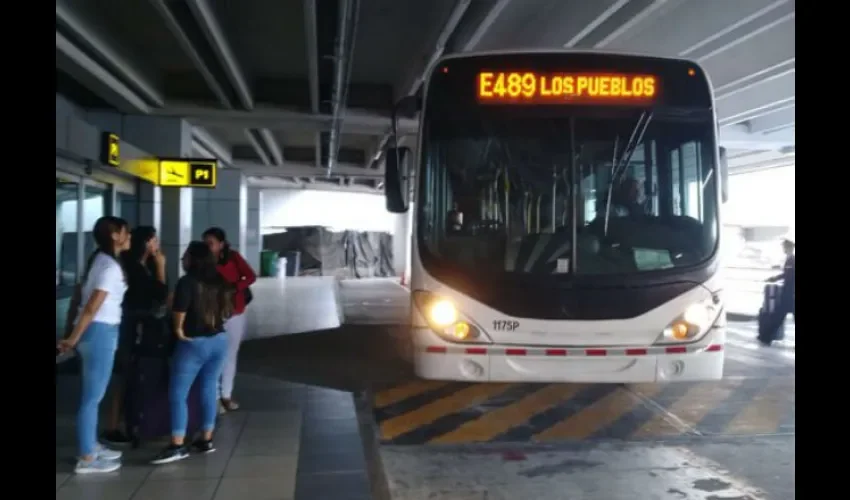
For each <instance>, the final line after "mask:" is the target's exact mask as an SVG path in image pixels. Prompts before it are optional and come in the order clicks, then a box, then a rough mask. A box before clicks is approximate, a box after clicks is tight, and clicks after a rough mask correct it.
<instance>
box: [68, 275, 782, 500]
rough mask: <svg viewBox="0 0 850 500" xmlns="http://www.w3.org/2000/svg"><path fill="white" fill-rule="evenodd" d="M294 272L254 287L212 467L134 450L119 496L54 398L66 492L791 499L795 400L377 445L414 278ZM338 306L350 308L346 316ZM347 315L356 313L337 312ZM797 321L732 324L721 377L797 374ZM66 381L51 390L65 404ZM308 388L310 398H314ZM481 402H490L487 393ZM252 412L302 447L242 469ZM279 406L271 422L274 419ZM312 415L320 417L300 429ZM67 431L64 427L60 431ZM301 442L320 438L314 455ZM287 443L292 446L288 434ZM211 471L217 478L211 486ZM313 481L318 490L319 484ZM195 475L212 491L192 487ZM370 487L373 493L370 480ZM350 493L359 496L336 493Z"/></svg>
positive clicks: (402, 370) (705, 402)
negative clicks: (605, 432)
mask: <svg viewBox="0 0 850 500" xmlns="http://www.w3.org/2000/svg"><path fill="white" fill-rule="evenodd" d="M301 280H302V278H299V279H291V278H290V279H287V280H286V282H285V283H280V282H272V281H270V280H263V281H262V282H261V283H258V285H255V287H254V291H255V297H256V298H255V302H254V304H252V306H251V308H252V309H253V311H252V313H251V314H252V316H250V317H249V325H252V326H251V327H250V330H249V334H250V335H251V336H252V339H251V340H249V341H247V342H246V343H244V344H243V347H242V351H241V354H240V379H239V380H240V381H239V382H238V383H237V394H238V395H239V397H240V398H242V399H243V400H245V401H246V403H247V405H246V407H245V412H244V413H242V414H241V415H240V414H233V415H227V416H225V417H224V418H223V424H222V433H223V437H222V446H225V447H226V448H224V449H223V450H222V451H224V453H221V454H218V453H217V454H216V455H217V456H215V457H208V458H211V459H213V460H219V461H220V462H217V463H216V464H215V467H217V469H216V470H215V473H214V475H213V477H210V478H208V479H210V481H207V482H206V483H205V484H206V486H203V487H198V488H193V485H195V486H198V485H200V484H201V483H200V482H190V483H186V482H183V483H181V482H180V481H182V479H179V478H180V477H181V475H182V476H183V477H186V475H187V474H191V472H190V471H191V470H198V469H206V468H207V467H212V466H206V465H203V464H201V463H200V461H199V460H197V459H191V460H187V461H185V462H181V463H178V464H174V465H173V469H174V470H175V474H176V475H175V476H174V477H173V478H172V479H173V481H171V482H169V481H165V482H161V483H157V485H154V486H146V485H147V484H149V483H150V484H152V483H153V482H155V481H160V480H161V479H162V476H159V475H160V474H164V473H162V472H157V473H156V475H157V476H159V477H160V479H156V477H155V476H154V473H153V472H152V469H151V468H149V467H148V466H146V465H143V464H141V462H138V463H137V464H136V465H131V467H135V468H137V469H136V470H137V471H138V472H133V473H132V474H130V475H133V474H136V475H137V476H134V477H135V479H132V480H130V479H129V476H130V475H126V474H125V476H126V477H127V478H128V481H127V482H134V481H138V482H137V484H136V485H135V488H136V489H135V490H132V491H131V496H126V491H127V490H126V489H125V490H120V491H119V490H118V489H116V488H119V487H118V486H109V487H107V486H103V485H100V482H99V481H89V482H88V483H85V484H88V486H81V484H83V483H82V478H74V477H68V476H67V472H68V470H67V469H68V467H69V465H68V464H69V461H68V457H69V453H72V451H69V449H68V448H67V446H68V445H69V442H68V439H69V438H70V439H71V441H73V439H72V438H73V436H72V434H70V432H71V429H70V428H69V427H68V426H69V425H70V422H69V417H70V415H69V414H68V413H67V412H65V413H64V416H63V414H61V413H60V412H57V498H60V497H61V498H67V499H69V500H74V499H86V500H90V499H91V500H94V499H105V500H122V499H127V498H132V500H139V499H140V498H147V497H146V496H145V495H148V494H150V495H153V497H155V498H157V500H167V499H168V498H172V497H174V498H180V499H181V500H188V499H192V498H213V496H210V495H218V496H217V497H215V498H219V499H221V498H230V497H233V498H236V497H237V496H238V498H239V499H240V500H253V499H263V500H265V499H269V500H271V499H274V500H286V499H298V500H301V499H308V500H312V499H324V498H327V499H329V500H343V499H345V498H359V499H362V498H369V495H371V498H376V499H379V500H385V499H388V498H396V499H416V500H419V499H425V498H429V499H436V500H449V499H451V500H461V499H463V500H467V499H499V498H505V499H512V500H513V499H517V498H527V499H528V500H531V499H534V500H547V499H570V500H575V499H585V498H586V499H593V500H619V499H621V498H622V499H628V500H633V499H635V498H639V499H653V498H658V499H703V500H722V499H739V500H744V499H762V498H766V499H776V500H790V499H793V498H794V490H795V482H794V478H795V474H794V466H795V460H794V451H795V449H794V446H795V445H794V426H793V423H794V421H793V411H792V417H791V420H790V424H789V421H788V420H786V421H785V422H784V424H785V427H784V428H783V429H784V430H785V432H784V433H773V434H772V435H766V436H765V435H738V436H724V435H709V434H705V435H696V434H694V433H684V435H676V436H660V435H650V436H646V437H644V438H642V439H617V440H614V439H604V438H599V437H598V436H597V437H592V438H587V439H579V440H562V441H547V442H545V443H540V442H533V441H531V440H526V441H524V442H523V441H519V442H517V441H513V442H502V443H478V444H460V445H434V444H418V445H409V446H390V445H381V446H379V445H377V442H378V440H379V438H380V428H379V427H378V426H377V425H375V424H374V422H373V419H372V407H371V398H370V394H373V393H374V392H375V391H376V390H379V389H381V388H386V387H392V386H394V385H398V384H403V383H407V382H408V381H410V380H412V379H413V375H412V370H411V366H410V363H409V359H410V346H409V342H407V339H406V337H405V333H404V329H403V328H400V327H397V326H393V324H397V323H398V321H399V318H400V317H401V318H402V319H403V318H404V315H405V311H406V299H405V295H406V291H405V290H404V289H401V288H400V287H399V285H398V284H397V283H395V282H394V281H392V280H370V281H365V280H364V281H361V282H354V281H351V282H342V283H340V284H339V286H338V287H336V286H331V284H329V283H323V282H322V281H321V279H318V280H316V281H301ZM296 290H297V292H296ZM340 311H342V312H343V313H344V315H345V321H342V322H341V321H340ZM252 318H253V319H252ZM275 322H277V323H275ZM340 323H348V324H343V326H341V327H340V326H339V324H340ZM276 324H277V325H279V326H275V325H276ZM789 331H790V332H791V334H790V335H789V339H790V340H791V341H792V342H791V343H790V344H787V345H784V346H782V347H778V348H771V349H764V348H758V347H757V346H756V345H755V341H754V335H753V325H752V324H750V323H736V324H733V325H732V327H731V328H730V332H731V333H730V343H729V345H728V348H727V360H728V363H727V368H726V375H727V377H729V379H730V380H744V381H749V382H752V383H756V382H759V381H760V380H768V379H770V380H781V381H789V380H790V381H792V382H793V379H794V362H795V360H794V356H793V351H794V344H793V340H794V335H793V327H792V328H790V329H789ZM299 332H301V333H299ZM788 384H790V385H788V386H787V387H789V388H788V389H787V391H790V392H789V393H786V396H787V397H786V398H785V399H784V400H783V401H784V403H785V404H786V405H787V404H788V403H789V401H790V405H791V408H792V410H793V399H794V386H793V384H792V383H791V382H788ZM240 391H243V392H241V393H240ZM299 391H304V392H302V393H301V394H302V395H301V396H298V395H297V394H299ZM699 391H702V392H705V393H707V394H712V395H714V396H716V393H717V391H714V390H711V388H708V389H706V388H705V387H703V388H699ZM308 393H311V394H314V395H313V396H308V395H307V394H308ZM59 395H60V391H57V408H58V407H59V398H60V396H59ZM291 397H295V398H296V399H297V398H299V397H301V398H302V399H301V401H302V404H301V405H300V406H298V407H297V409H296V408H294V407H293V405H292V403H285V402H282V401H285V400H288V399H291ZM789 398H790V399H789ZM692 399H693V398H692ZM311 400H312V401H315V402H316V404H313V405H312V406H310V404H309V402H308V401H311ZM673 402H675V401H673ZM511 403H512V402H511V401H507V402H506V401H502V402H501V403H500V404H502V405H504V404H511ZM691 403H692V404H691V405H690V406H687V407H686V410H687V411H692V410H693V408H699V409H700V411H702V412H714V413H718V412H719V413H723V412H724V411H725V410H726V409H727V408H729V407H730V404H731V403H730V402H729V401H725V400H722V399H718V398H717V397H713V398H708V399H699V398H697V399H693V401H691ZM71 404H72V406H73V403H71ZM287 405H289V406H287ZM649 406H650V407H651V405H649ZM680 406H681V405H680ZM343 407H344V409H343ZM355 407H356V415H357V417H355V416H354V414H355ZM308 408H309V409H308ZM482 408H483V410H482V411H485V412H486V411H487V406H486V405H485V406H484V407H482ZM494 408H496V406H494ZM652 408H653V410H654V411H655V412H656V413H655V414H654V415H655V416H656V417H658V418H659V419H660V420H664V421H676V420H677V419H678V420H680V421H687V419H688V418H689V417H688V414H687V413H685V414H681V411H679V410H677V409H676V407H675V406H671V407H667V408H668V409H664V408H661V409H659V408H655V407H652ZM669 408H672V409H669ZM293 409H296V410H297V411H300V414H301V420H300V427H299V428H297V429H296V427H295V426H293V425H291V424H288V423H287V419H286V418H283V417H282V416H281V415H282V414H279V415H278V414H277V413H275V412H282V411H290V410H293ZM677 411H679V413H677ZM308 412H312V413H308ZM255 415H261V416H260V417H257V418H259V419H260V420H263V419H265V425H266V427H265V429H266V432H270V431H274V434H275V436H276V437H271V434H270V435H269V436H270V437H267V438H265V439H267V440H268V442H269V443H275V442H277V443H283V442H286V441H287V440H289V442H291V443H294V442H295V441H296V437H295V436H300V438H298V439H297V441H298V443H299V447H298V452H297V454H298V455H297V460H295V461H294V462H293V461H292V460H290V462H289V464H290V465H289V466H287V468H284V467H282V466H281V465H280V464H281V463H282V462H281V460H282V458H280V456H283V455H281V454H283V453H284V450H283V448H281V447H277V446H267V448H268V450H267V451H266V452H265V453H266V454H267V456H266V457H263V458H255V459H254V460H255V461H256V463H255V465H254V466H252V467H251V468H250V469H251V471H252V472H251V474H253V475H251V477H241V478H237V476H238V475H240V474H242V475H244V474H243V473H240V472H238V471H239V470H240V469H239V467H242V466H241V465H238V462H239V460H243V461H244V459H239V460H236V462H233V463H236V464H237V465H236V466H234V467H233V469H231V468H230V464H231V461H233V460H234V459H236V458H237V457H241V456H242V455H243V454H245V453H247V452H244V451H239V452H237V451H236V450H237V449H238V450H245V449H249V448H251V446H253V445H252V444H250V443H248V444H246V442H245V441H243V440H241V438H239V436H243V438H244V436H245V435H247V436H250V435H251V434H252V433H253V434H257V433H260V432H262V430H261V429H262V426H260V427H256V428H255V427H251V425H252V424H251V421H252V419H253V418H254V417H255ZM262 415H267V416H266V417H263V416H262ZM273 415H277V417H275V416H273ZM603 416H604V414H603ZM231 417H232V418H231ZM331 417H336V418H335V419H333V418H331ZM328 418H331V420H328ZM228 419H230V420H231V422H230V423H228V422H227V420H228ZM240 419H241V420H240ZM270 419H271V421H272V422H273V423H271V425H270V426H269V423H270V422H269V420H270ZM308 421H311V422H320V424H319V425H318V426H314V428H313V429H311V430H310V431H309V432H306V425H307V424H306V422H308ZM293 422H294V421H293ZM255 423H256V422H255ZM789 425H790V427H789ZM695 428H696V427H695ZM62 429H64V430H62ZM227 429H230V430H227ZM60 430H61V433H63V435H65V438H64V439H65V441H64V444H61V445H60V439H59V436H60ZM355 431H359V432H358V433H357V435H358V436H359V439H360V441H359V442H358V441H357V440H356V439H355V438H354V437H353V436H354V435H353V434H352V432H355ZM227 432H231V435H232V436H233V438H232V439H231V440H230V441H228V440H227V439H226V437H227ZM339 432H343V433H345V436H347V437H345V438H344V440H345V443H346V444H345V445H344V446H343V445H339V444H333V439H335V438H334V436H336V439H340V437H339V436H342V434H339ZM245 433H247V434H245ZM307 434H309V435H310V436H311V439H312V438H319V437H320V436H324V437H323V438H322V439H331V441H329V444H327V445H322V444H321V443H320V442H318V441H317V442H316V443H315V444H313V443H312V442H311V443H310V444H308V445H306V446H305V441H304V439H305V437H304V436H305V435H307ZM258 435H259V434H258ZM248 441H250V440H248ZM281 446H282V445H281ZM63 447H64V448H63ZM255 449H256V448H255ZM273 450H277V451H276V452H274V453H278V452H279V456H278V458H275V457H274V456H272V455H274V453H273ZM305 450H310V451H311V453H308V454H305ZM149 452H150V450H147V451H146V452H145V453H149ZM255 452H256V451H255ZM330 452H333V453H330ZM289 453H290V455H291V454H292V453H293V452H292V450H291V449H290V450H289ZM246 456H247V455H246ZM256 456H257V457H260V456H261V455H256ZM358 456H359V457H360V461H359V462H358V461H357V457H358ZM60 457H63V458H60ZM144 457H147V455H145V454H144V453H143V454H142V456H138V457H137V456H135V455H134V456H133V458H132V460H136V461H140V460H141V459H142V458H144ZM222 457H223V458H222ZM132 460H131V461H132ZM293 463H294V464H296V465H294V466H293V465H292V464H293ZM264 464H265V465H264ZM269 464H272V465H269ZM274 464H277V465H274ZM293 467H294V469H293ZM323 467H324V469H323ZM125 468H126V466H125ZM127 470H128V471H129V470H130V469H129V468H127ZM158 470H160V469H158ZM234 470H235V471H236V472H233V471H234ZM293 470H294V476H293ZM263 471H266V472H263ZM729 471H733V472H729ZM261 472H262V473H261ZM145 474H147V475H148V476H145ZM263 474H266V475H263ZM121 477H124V476H121ZM287 477H288V478H292V477H294V478H295V479H294V481H292V484H288V483H286V482H285V481H284V480H283V479H284V478H287ZM144 478H147V479H144ZM236 479H239V480H241V481H242V482H241V483H239V484H240V486H239V487H238V488H236V491H235V492H234V493H233V495H236V496H228V495H231V493H228V491H229V490H228V488H230V486H228V485H229V484H230V483H233V482H234V481H236ZM95 482H97V483H98V485H94V484H95ZM113 482H115V483H116V484H117V482H120V480H118V481H116V480H113ZM201 482H203V481H201ZM213 482H215V484H216V485H217V486H216V488H215V489H210V488H212V486H210V485H211V484H213ZM165 483H168V484H165ZM104 484H105V483H104ZM60 486H61V488H60ZM319 487H324V488H325V489H324V490H322V491H320V490H318V489H316V488H319ZM110 488H111V489H110ZM127 488H129V486H127ZM143 488H146V489H143ZM149 490H150V493H148V491H149ZM198 490H203V492H207V493H210V495H208V496H203V495H201V496H197V495H198V494H199V493H198ZM367 491H371V493H364V492H367ZM342 492H346V493H347V494H350V495H353V496H351V497H348V496H340V495H343V493H342ZM290 494H291V496H288V495H290ZM169 495H171V496H169ZM358 495H359V496H358ZM364 495H365V496H364Z"/></svg>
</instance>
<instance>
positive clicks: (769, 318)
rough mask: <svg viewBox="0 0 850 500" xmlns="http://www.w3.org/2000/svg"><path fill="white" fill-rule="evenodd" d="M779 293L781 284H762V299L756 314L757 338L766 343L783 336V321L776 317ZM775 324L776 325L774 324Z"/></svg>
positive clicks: (780, 293) (780, 292) (780, 338)
mask: <svg viewBox="0 0 850 500" xmlns="http://www.w3.org/2000/svg"><path fill="white" fill-rule="evenodd" d="M781 295H782V284H780V283H767V284H765V285H764V299H763V302H762V305H761V309H759V316H758V332H759V335H758V338H759V340H761V341H762V342H764V343H767V344H770V343H771V342H773V341H774V340H782V339H784V338H785V322H784V321H779V318H778V317H777V311H778V309H779V307H780V300H781ZM777 324H778V326H776V325H777Z"/></svg>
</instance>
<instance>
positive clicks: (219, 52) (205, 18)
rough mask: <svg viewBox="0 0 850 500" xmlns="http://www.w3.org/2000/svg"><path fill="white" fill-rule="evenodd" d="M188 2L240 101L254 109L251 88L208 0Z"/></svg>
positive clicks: (245, 106) (247, 107) (248, 107)
mask: <svg viewBox="0 0 850 500" xmlns="http://www.w3.org/2000/svg"><path fill="white" fill-rule="evenodd" d="M187 4H188V6H189V10H190V11H191V12H192V15H193V16H194V17H195V20H196V21H197V22H198V25H199V27H200V28H201V31H202V32H203V33H204V36H205V37H206V39H207V41H208V42H209V44H210V46H211V47H212V49H213V52H214V53H215V55H216V58H217V59H218V61H219V63H220V64H221V66H222V68H223V69H224V72H225V74H226V75H227V79H228V80H230V83H231V85H232V86H233V90H235V91H236V95H237V96H238V97H239V101H240V103H241V104H242V106H243V107H244V108H245V109H248V110H251V109H254V98H253V96H252V95H251V90H250V89H249V87H248V83H247V81H246V80H245V76H244V75H243V74H242V69H241V68H240V67H239V63H238V62H237V60H236V56H234V55H233V51H232V50H231V49H230V45H229V44H228V43H227V38H226V37H225V36H224V32H223V31H222V29H221V26H219V24H218V19H216V16H215V13H214V12H213V10H212V7H210V5H209V2H208V0H190V1H189V2H187Z"/></svg>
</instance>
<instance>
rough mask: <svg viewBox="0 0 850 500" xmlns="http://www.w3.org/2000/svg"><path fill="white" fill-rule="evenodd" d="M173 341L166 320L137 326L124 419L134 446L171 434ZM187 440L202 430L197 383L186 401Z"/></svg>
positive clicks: (145, 320) (125, 397) (126, 392)
mask: <svg viewBox="0 0 850 500" xmlns="http://www.w3.org/2000/svg"><path fill="white" fill-rule="evenodd" d="M173 345H174V341H173V340H172V336H171V330H170V328H168V318H167V317H159V318H157V317H148V318H145V319H141V320H139V322H138V323H137V336H136V339H135V341H134V342H133V346H132V348H131V354H130V359H129V363H128V367H127V373H126V390H125V393H124V416H125V420H126V426H127V432H128V434H129V435H130V438H131V439H132V440H133V445H134V446H136V447H137V446H139V445H140V444H141V442H142V441H147V440H152V439H159V438H167V437H168V436H169V435H170V434H171V412H170V403H169V400H168V382H169V377H170V372H171V352H172V351H173ZM187 404H188V406H189V425H188V428H187V429H186V437H187V439H191V437H192V435H193V434H194V433H195V432H196V431H197V430H198V429H199V428H200V404H201V399H200V392H199V389H198V384H197V381H196V383H195V384H193V385H192V388H191V390H190V391H189V397H188V400H187Z"/></svg>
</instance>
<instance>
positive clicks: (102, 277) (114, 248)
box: [57, 216, 130, 474]
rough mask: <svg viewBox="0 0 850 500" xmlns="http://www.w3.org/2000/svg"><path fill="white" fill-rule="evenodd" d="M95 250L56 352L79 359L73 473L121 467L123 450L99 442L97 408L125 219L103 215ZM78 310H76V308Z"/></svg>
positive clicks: (119, 287)
mask: <svg viewBox="0 0 850 500" xmlns="http://www.w3.org/2000/svg"><path fill="white" fill-rule="evenodd" d="M92 233H93V235H94V240H95V243H96V245H97V250H96V251H95V252H94V253H93V254H92V256H91V257H90V258H89V260H88V264H87V265H86V271H85V273H84V275H83V283H82V286H81V287H80V289H79V294H78V299H79V300H78V301H77V302H78V304H79V312H78V313H77V314H75V316H76V318H75V319H76V321H73V322H72V324H73V327H72V328H71V331H70V332H69V334H68V335H67V336H66V337H65V338H64V339H63V340H61V341H60V342H59V345H58V346H57V349H58V350H59V351H60V352H66V351H70V350H71V349H76V350H77V353H78V354H79V356H80V360H81V365H82V368H81V373H82V395H81V401H80V409H79V412H78V413H77V439H78V441H79V448H80V450H79V458H78V460H77V466H76V468H75V469H74V470H75V472H76V473H77V474H92V473H103V472H112V471H115V470H117V469H118V468H120V467H121V462H120V461H119V460H120V459H121V452H119V451H114V450H110V449H107V448H105V447H103V446H102V445H100V444H99V443H98V442H97V416H98V407H99V406H100V402H101V401H102V400H103V396H104V394H105V393H106V388H107V386H108V385H109V379H110V378H111V376H112V367H113V364H114V363H115V350H116V349H117V347H118V330H119V325H120V324H121V313H122V310H121V303H122V301H123V300H124V293H125V292H126V291H127V279H126V276H125V274H124V269H123V267H122V266H121V261H120V260H119V255H120V254H121V252H123V251H125V250H127V249H128V248H130V232H129V230H128V224H127V221H125V220H124V219H120V218H118V217H111V216H106V217H101V218H100V219H98V220H97V222H96V223H95V225H94V229H93V230H92ZM75 310H76V308H75Z"/></svg>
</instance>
